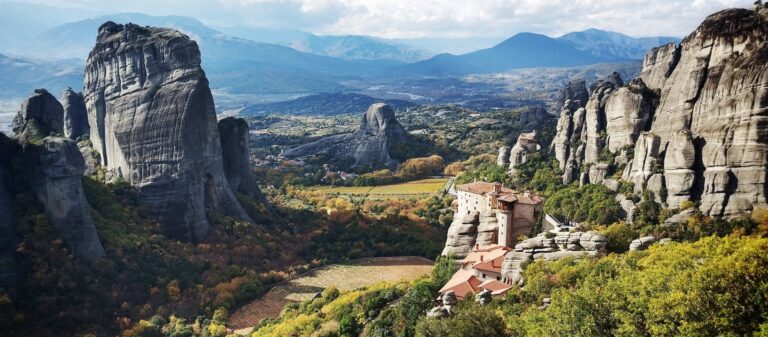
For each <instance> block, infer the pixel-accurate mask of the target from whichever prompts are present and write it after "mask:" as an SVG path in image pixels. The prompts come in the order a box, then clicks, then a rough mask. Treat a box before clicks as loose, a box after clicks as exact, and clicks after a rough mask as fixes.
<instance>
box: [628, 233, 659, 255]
mask: <svg viewBox="0 0 768 337" xmlns="http://www.w3.org/2000/svg"><path fill="white" fill-rule="evenodd" d="M654 243H656V238H654V237H653V236H644V237H641V238H639V239H635V240H632V242H630V243H629V251H630V252H634V251H638V250H646V249H648V247H650V246H651V245H652V244H654Z"/></svg>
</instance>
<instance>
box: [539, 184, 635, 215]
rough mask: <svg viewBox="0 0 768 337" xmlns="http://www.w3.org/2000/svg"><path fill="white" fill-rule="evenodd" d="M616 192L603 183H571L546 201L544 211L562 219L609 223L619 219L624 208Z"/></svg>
mask: <svg viewBox="0 0 768 337" xmlns="http://www.w3.org/2000/svg"><path fill="white" fill-rule="evenodd" d="M614 196H615V193H614V192H612V191H611V190H609V189H608V188H607V187H605V186H603V185H594V184H590V185H586V186H584V187H581V188H580V187H579V186H576V185H571V186H568V187H566V188H563V189H561V190H559V191H557V192H554V193H553V194H552V195H551V196H550V197H549V198H548V199H547V200H545V201H544V212H545V213H549V214H552V215H553V216H555V217H556V218H558V219H560V220H561V221H569V220H570V221H575V222H588V223H594V224H603V225H608V224H611V223H614V222H617V221H619V219H621V217H622V215H623V212H624V211H623V210H622V209H621V206H620V205H619V203H618V202H617V201H616V200H615V199H614Z"/></svg>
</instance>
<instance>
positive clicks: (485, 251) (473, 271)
mask: <svg viewBox="0 0 768 337" xmlns="http://www.w3.org/2000/svg"><path fill="white" fill-rule="evenodd" d="M510 250H511V249H510V248H509V247H504V246H499V245H492V246H486V247H481V246H479V245H478V246H475V248H474V249H473V250H472V252H470V253H469V254H468V255H467V257H465V258H464V259H462V260H461V261H459V270H458V271H457V272H456V273H455V274H453V276H452V277H451V279H450V280H449V281H448V283H446V284H445V286H443V288H442V289H440V293H441V294H444V293H445V292H447V291H453V292H454V293H455V294H456V297H457V298H459V299H462V298H464V297H465V296H474V295H475V294H478V293H479V292H480V291H482V290H483V289H488V290H489V291H490V292H491V294H492V295H494V296H501V295H505V294H506V293H507V291H509V289H511V288H512V286H511V285H509V284H506V283H504V282H502V275H501V266H502V263H503V262H504V256H505V255H506V254H507V253H508V252H510Z"/></svg>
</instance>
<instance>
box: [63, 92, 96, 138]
mask: <svg viewBox="0 0 768 337" xmlns="http://www.w3.org/2000/svg"><path fill="white" fill-rule="evenodd" d="M61 105H62V106H63V107H64V136H65V137H68V138H69V139H77V138H78V137H80V136H83V135H87V134H90V132H91V128H90V126H89V125H88V112H87V111H86V110H85V100H84V99H83V94H82V93H79V92H75V91H74V90H72V88H67V89H66V90H64V92H62V93H61Z"/></svg>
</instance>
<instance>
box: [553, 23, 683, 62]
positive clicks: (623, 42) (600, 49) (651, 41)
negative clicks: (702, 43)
mask: <svg viewBox="0 0 768 337" xmlns="http://www.w3.org/2000/svg"><path fill="white" fill-rule="evenodd" d="M558 39H560V40H565V41H568V42H571V43H572V44H573V45H574V46H575V47H576V49H579V50H582V51H586V52H589V53H591V54H592V55H595V56H601V57H614V58H625V59H636V60H640V59H642V58H643V56H644V55H645V53H646V52H648V50H650V49H651V48H653V47H658V46H661V45H664V44H667V43H670V42H675V43H679V42H680V39H679V38H676V37H667V36H656V37H640V38H636V37H631V36H628V35H624V34H621V33H615V32H608V31H604V30H599V29H594V28H592V29H587V30H585V31H581V32H573V33H568V34H565V35H563V36H561V37H559V38H558Z"/></svg>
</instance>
